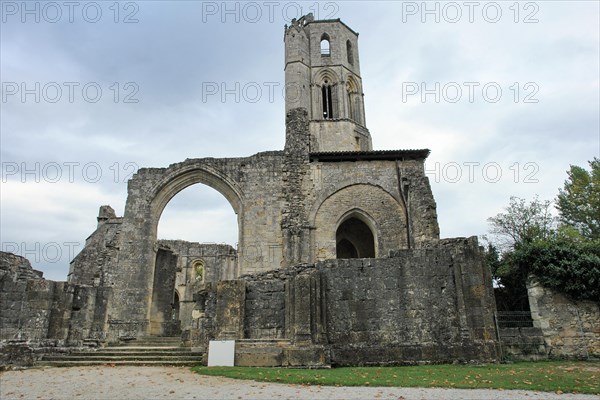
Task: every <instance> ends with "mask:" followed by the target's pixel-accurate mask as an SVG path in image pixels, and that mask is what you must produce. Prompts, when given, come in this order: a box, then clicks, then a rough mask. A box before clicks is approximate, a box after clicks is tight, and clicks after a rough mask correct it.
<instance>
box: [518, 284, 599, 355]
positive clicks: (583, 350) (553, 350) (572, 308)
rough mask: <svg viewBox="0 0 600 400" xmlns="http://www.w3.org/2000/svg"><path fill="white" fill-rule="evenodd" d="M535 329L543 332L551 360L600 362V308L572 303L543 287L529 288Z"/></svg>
mask: <svg viewBox="0 0 600 400" xmlns="http://www.w3.org/2000/svg"><path fill="white" fill-rule="evenodd" d="M527 292H528V294H529V306H530V308H531V317H532V318H533V323H534V326H535V327H537V328H540V329H541V330H542V333H543V335H544V339H545V341H546V349H547V352H548V357H550V358H577V359H600V305H599V304H598V303H595V302H593V301H573V300H571V299H569V298H567V297H566V296H564V295H562V294H560V293H558V292H556V291H554V290H552V289H549V288H545V287H543V286H541V285H540V284H539V283H538V282H536V281H535V279H532V280H530V282H529V283H528V285H527Z"/></svg>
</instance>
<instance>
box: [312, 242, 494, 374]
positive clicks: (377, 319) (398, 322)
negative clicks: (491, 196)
mask: <svg viewBox="0 0 600 400" xmlns="http://www.w3.org/2000/svg"><path fill="white" fill-rule="evenodd" d="M320 265H321V267H320V270H321V271H322V274H323V280H324V282H325V283H326V289H325V290H326V298H327V335H328V340H329V343H330V344H331V352H332V353H331V360H332V362H333V363H334V364H340V365H361V364H365V365H366V364H387V363H399V362H406V361H420V360H428V361H437V362H451V361H454V360H461V361H469V360H493V359H496V357H497V347H496V342H495V338H496V332H495V325H494V321H493V310H494V309H495V304H494V299H493V292H492V287H491V276H490V275H489V273H488V271H487V270H488V268H487V266H486V265H485V263H484V261H483V258H482V253H481V251H480V249H479V247H478V245H477V240H476V238H470V239H446V240H442V241H432V242H431V243H429V244H428V246H426V248H422V249H415V250H400V251H397V252H394V254H393V255H392V257H390V258H386V259H377V260H369V259H365V260H336V261H325V262H323V263H320Z"/></svg>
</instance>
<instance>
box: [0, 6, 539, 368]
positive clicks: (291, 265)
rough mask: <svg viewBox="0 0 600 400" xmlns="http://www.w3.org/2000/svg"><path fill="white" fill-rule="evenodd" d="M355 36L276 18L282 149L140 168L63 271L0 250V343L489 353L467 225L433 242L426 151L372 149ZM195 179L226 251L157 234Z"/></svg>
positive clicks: (486, 285)
mask: <svg viewBox="0 0 600 400" xmlns="http://www.w3.org/2000/svg"><path fill="white" fill-rule="evenodd" d="M357 40H358V34H357V33H356V32H354V31H353V30H352V29H351V28H349V27H348V26H347V25H345V24H344V23H343V22H341V21H340V20H339V19H337V20H314V19H313V17H312V15H310V14H309V15H307V16H305V17H302V18H301V19H299V20H294V21H292V23H291V26H286V27H285V36H284V42H285V83H286V87H287V88H288V93H287V96H286V105H285V106H286V142H285V148H284V150H282V151H269V152H263V153H258V154H255V155H253V156H250V157H246V158H225V159H214V158H201V159H187V160H185V161H183V162H181V163H178V164H173V165H170V166H169V167H167V168H143V169H140V170H139V171H138V172H137V173H136V174H135V175H134V176H133V178H132V179H131V180H130V181H129V183H128V196H127V202H126V206H125V212H124V215H123V216H122V217H117V216H116V215H115V213H114V211H113V210H112V208H110V207H109V206H102V207H101V208H100V213H99V216H98V227H97V229H96V230H95V231H94V232H93V233H92V234H91V235H90V236H89V238H88V239H87V241H86V245H85V247H84V249H83V250H82V251H81V252H80V253H79V254H78V255H77V256H76V257H75V259H74V260H73V261H72V262H71V269H70V273H69V276H68V281H67V282H52V281H47V280H45V279H43V278H41V276H40V274H36V273H35V271H33V270H31V267H30V266H29V265H28V263H27V261H26V260H25V259H22V258H20V257H18V256H14V255H11V254H6V253H4V254H2V257H3V258H2V263H1V264H0V289H1V295H2V306H1V310H0V311H1V313H2V314H1V318H2V319H1V322H2V332H1V336H0V339H4V340H5V341H6V340H15V339H20V340H28V341H32V342H35V341H38V342H39V341H44V340H46V341H47V340H54V343H55V344H56V343H57V344H56V345H58V346H82V344H84V343H89V342H90V341H92V342H95V343H97V344H98V345H100V346H103V345H106V344H111V343H117V342H123V341H135V340H137V339H140V338H147V337H153V336H156V337H180V338H181V343H182V345H183V346H188V347H191V348H195V349H198V350H199V351H202V352H206V351H207V350H208V345H209V341H211V340H235V341H236V354H235V356H236V365H265V366H267V365H279V366H329V365H334V366H335V365H371V364H372V365H376V364H377V365H387V364H403V363H415V362H455V361H470V360H475V361H492V360H497V359H499V358H500V346H499V344H500V336H499V331H498V326H497V324H496V321H495V318H494V313H495V310H496V306H495V301H494V295H493V288H492V279H491V275H490V272H489V268H488V267H487V266H486V263H485V260H484V257H483V252H482V250H481V248H480V247H479V246H478V243H477V240H476V238H475V237H472V238H455V239H440V238H439V227H438V222H437V215H436V203H435V201H434V198H433V194H432V191H431V188H430V185H429V181H428V179H427V177H426V176H425V172H424V161H425V159H426V158H427V156H428V155H429V150H383V151H382V150H373V148H372V144H371V136H370V133H369V130H368V129H367V127H366V123H365V111H364V103H363V101H364V99H363V91H362V80H361V74H360V62H359V52H358V42H357ZM198 183H201V184H205V185H208V186H210V187H212V188H214V189H216V190H217V191H219V192H220V193H221V194H222V195H223V196H225V198H226V199H227V200H228V201H229V203H230V204H231V206H232V208H233V209H234V211H235V213H236V214H237V218H238V227H239V243H238V247H237V250H236V249H234V248H233V247H231V246H228V245H215V244H199V243H189V242H183V241H172V240H157V225H158V221H159V218H160V215H161V213H162V211H163V209H164V208H165V206H166V205H167V203H168V202H169V201H170V200H171V199H172V198H173V197H174V196H175V195H176V194H177V193H178V192H180V191H181V190H183V189H185V188H186V187H188V186H190V185H193V184H198ZM532 329H533V328H532ZM257 343H258V344H260V345H257ZM533 343H534V344H535V343H537V344H538V345H540V346H542V347H543V346H544V340H543V338H542V339H541V342H533Z"/></svg>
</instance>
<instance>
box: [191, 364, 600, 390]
mask: <svg viewBox="0 0 600 400" xmlns="http://www.w3.org/2000/svg"><path fill="white" fill-rule="evenodd" d="M193 371H194V372H197V373H199V374H202V375H218V376H226V377H229V378H236V379H252V380H256V381H261V382H278V383H292V384H301V385H327V386H398V387H443V388H489V389H507V390H508V389H524V390H540V391H548V392H550V391H551V392H557V393H560V392H564V393H571V392H572V393H588V394H600V363H597V362H568V361H543V362H521V363H514V364H488V365H481V366H474V365H420V366H409V367H366V368H362V367H361V368H359V367H356V368H332V369H285V368H246V367H202V366H200V367H194V368H193Z"/></svg>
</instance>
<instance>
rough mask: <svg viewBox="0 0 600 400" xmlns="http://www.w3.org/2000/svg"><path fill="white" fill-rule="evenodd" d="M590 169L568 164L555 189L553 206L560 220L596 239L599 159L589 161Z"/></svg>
mask: <svg viewBox="0 0 600 400" xmlns="http://www.w3.org/2000/svg"><path fill="white" fill-rule="evenodd" d="M589 164H590V168H591V171H586V170H585V169H584V168H582V167H579V166H576V165H571V168H570V170H569V171H567V174H568V178H567V180H566V181H565V185H564V188H563V189H559V194H558V197H557V207H556V208H557V209H558V210H559V212H560V219H561V221H562V222H563V223H564V224H567V225H569V226H572V227H574V228H575V229H576V230H577V231H578V232H579V233H580V234H581V235H582V236H583V237H584V238H587V239H592V240H595V239H600V159H599V158H594V159H593V160H592V161H590V162H589Z"/></svg>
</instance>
